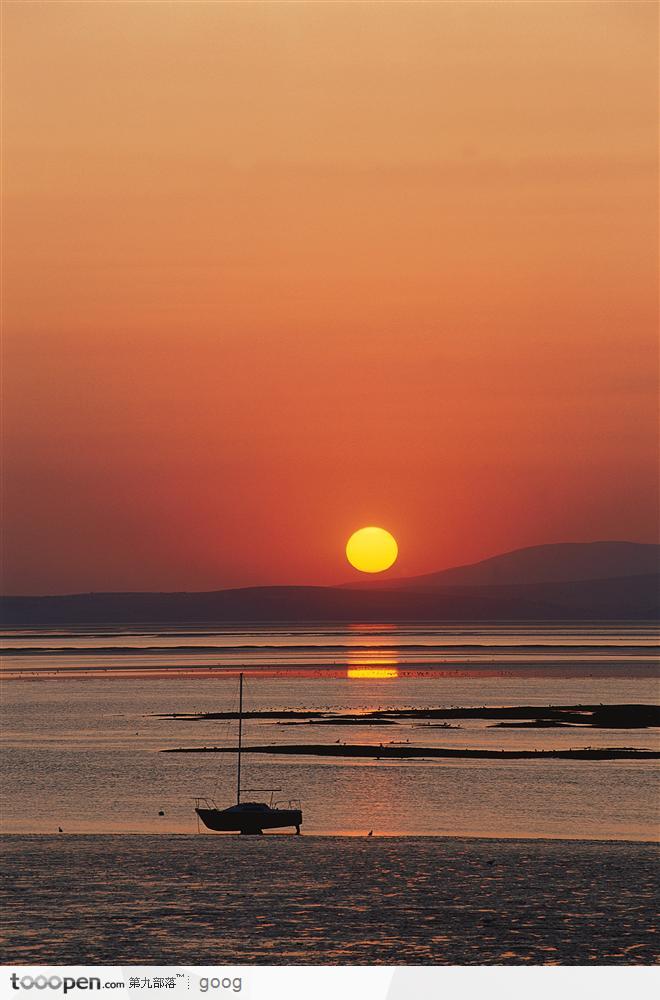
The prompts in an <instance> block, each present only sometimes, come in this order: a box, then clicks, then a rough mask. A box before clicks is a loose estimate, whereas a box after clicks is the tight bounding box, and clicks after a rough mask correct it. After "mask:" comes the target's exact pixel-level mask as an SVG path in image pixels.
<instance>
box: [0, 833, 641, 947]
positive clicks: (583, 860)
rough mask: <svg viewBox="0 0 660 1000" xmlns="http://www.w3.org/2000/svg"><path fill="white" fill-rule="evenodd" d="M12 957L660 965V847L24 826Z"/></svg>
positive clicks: (9, 843)
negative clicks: (66, 831)
mask: <svg viewBox="0 0 660 1000" xmlns="http://www.w3.org/2000/svg"><path fill="white" fill-rule="evenodd" d="M2 853H3V865H2V868H3V873H4V888H3V897H4V898H3V899H2V911H3V913H4V916H3V920H2V953H1V955H0V959H1V960H2V962H3V963H6V964H9V963H11V964H20V963H25V964H52V965H57V964H94V963H104V964H112V965H115V964H117V965H120V964H131V963H133V964H135V963H142V964H157V965H185V964H203V965H214V964H220V965H221V964H309V965H312V964H379V963H388V964H400V965H407V964H410V965H415V964H432V963H435V964H443V965H444V964H449V965H468V964H512V965H515V964H535V965H538V964H548V963H553V964H585V965H586V964H617V965H626V964H650V963H653V962H655V961H656V960H657V957H658V949H657V941H656V940H654V931H655V910H656V905H655V904H656V900H657V880H656V872H657V861H658V847H657V846H656V845H652V844H648V843H629V842H616V843H614V842H595V841H558V840H554V841H550V840H545V841H542V840H481V839H458V838H456V839H453V838H446V839H445V838H431V837H428V838H404V837H400V838H379V837H361V838H351V837H310V836H302V837H295V836H264V837H254V838H252V837H231V836H230V837H214V836H185V835H183V836H182V835H179V836H169V835H161V836H144V835H134V836H130V835H103V836H67V835H62V836H59V837H58V836H36V835H35V836H8V837H5V838H4V839H3V842H2Z"/></svg>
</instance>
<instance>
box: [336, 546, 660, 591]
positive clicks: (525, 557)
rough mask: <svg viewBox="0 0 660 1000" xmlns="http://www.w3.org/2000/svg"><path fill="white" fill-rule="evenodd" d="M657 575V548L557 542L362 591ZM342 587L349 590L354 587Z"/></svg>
mask: <svg viewBox="0 0 660 1000" xmlns="http://www.w3.org/2000/svg"><path fill="white" fill-rule="evenodd" d="M658 572H660V545H651V544H645V543H640V542H560V543H556V544H552V545H533V546H530V547H528V548H524V549H514V550H513V551H512V552H504V553H503V554H502V555H497V556H492V557H491V558H490V559H482V560H481V561H480V562H477V563H470V564H469V565H466V566H455V567H453V568H452V569H444V570H440V571H439V572H436V573H427V574H425V575H424V576H413V577H404V578H392V577H386V578H384V579H374V580H373V581H369V582H368V583H363V582H362V581H360V582H359V583H358V584H357V586H358V587H359V588H360V589H362V588H363V587H368V588H369V589H371V588H373V587H377V588H379V589H385V588H387V589H389V590H415V591H424V590H436V589H437V588H438V587H484V586H487V587H490V586H502V585H503V584H529V583H560V582H567V581H570V580H605V579H612V578H615V577H625V576H642V575H645V574H649V573H658ZM346 586H348V587H350V588H351V589H353V588H354V587H355V586H356V585H355V584H347V585H346Z"/></svg>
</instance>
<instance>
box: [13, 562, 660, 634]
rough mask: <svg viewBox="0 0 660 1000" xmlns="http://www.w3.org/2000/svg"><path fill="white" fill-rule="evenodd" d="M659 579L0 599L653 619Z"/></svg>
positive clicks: (106, 612) (135, 610)
mask: <svg viewBox="0 0 660 1000" xmlns="http://www.w3.org/2000/svg"><path fill="white" fill-rule="evenodd" d="M659 593H660V577H659V576H657V575H653V574H648V575H640V576H630V577H623V578H617V579H612V580H586V581H585V580H579V581H568V582H562V583H536V584H529V585H521V584H503V585H498V586H490V587H436V588H434V589H433V590H427V591H421V592H416V591H414V590H396V591H394V590H381V589H375V590H347V589H345V588H341V587H255V588H248V589H244V590H220V591H214V592H204V593H179V594H148V593H147V594H141V593H135V594H72V595H67V596H58V597H6V598H4V599H3V601H2V619H3V622H4V624H5V625H14V626H17V625H55V624H109V623H126V624H129V623H138V622H140V623H153V624H167V625H177V624H181V623H193V622H205V623H209V624H212V623H222V622H312V621H335V622H341V621H351V622H373V621H377V622H387V621H392V622H396V621H520V620H525V619H527V620H549V621H552V620H555V621H557V620H565V619H568V620H574V621H575V620H594V619H601V620H617V619H654V618H657V617H659V616H660V615H659V612H660V602H659V599H658V595H659Z"/></svg>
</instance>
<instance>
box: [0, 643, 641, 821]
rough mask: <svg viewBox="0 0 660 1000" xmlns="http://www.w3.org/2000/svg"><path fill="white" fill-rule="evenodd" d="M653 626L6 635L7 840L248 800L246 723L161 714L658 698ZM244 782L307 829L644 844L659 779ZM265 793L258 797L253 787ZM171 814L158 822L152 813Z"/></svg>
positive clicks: (300, 738) (437, 738) (537, 775)
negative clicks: (228, 750)
mask: <svg viewBox="0 0 660 1000" xmlns="http://www.w3.org/2000/svg"><path fill="white" fill-rule="evenodd" d="M657 642H658V640H657V633H655V632H654V630H653V629H652V628H651V627H648V626H644V625H637V624H636V625H632V626H630V625H618V626H617V625H608V626H600V625H598V626H591V627H576V626H575V625H571V626H568V627H562V626H546V625H543V626H531V625H529V624H526V625H524V626H520V627H514V626H507V627H494V626H493V627H488V628H486V627H483V626H482V627H465V626H456V627H447V626H442V627H440V626H430V625H429V626H422V627H416V628H415V627H411V626H404V627H397V626H366V625H354V626H341V627H328V626H324V627H323V628H314V627H304V628H299V627H290V628H287V627H281V626H278V627H268V628H261V629H254V628H250V629H245V628H238V627H236V628H222V629H210V628H206V629H192V628H185V629H177V628H172V629H168V630H162V629H159V630H155V629H149V628H143V629H139V630H135V629H131V628H115V629H108V628H103V629H99V630H89V629H77V630H76V629H58V630H43V629H33V630H21V631H11V632H5V634H4V638H3V646H4V655H3V661H2V678H3V690H2V712H3V725H2V749H3V752H2V793H3V802H2V827H3V829H4V831H5V832H14V833H50V832H55V831H57V828H58V826H59V827H62V828H63V829H64V830H65V832H67V833H113V832H114V833H127V832H142V833H186V832H194V831H195V830H196V817H195V814H194V811H193V797H194V796H196V795H207V796H214V797H215V798H216V800H217V802H218V804H220V805H229V804H231V803H232V802H233V801H234V797H235V786H234V783H235V760H234V758H233V757H232V756H231V755H212V754H206V755H195V754H186V755H181V756H179V755H170V754H160V753H159V752H158V751H159V750H161V749H166V748H172V747H177V746H205V745H212V746H213V745H224V746H232V745H234V744H235V740H236V724H235V723H231V722H229V723H228V722H222V721H212V720H207V721H191V720H182V719H174V720H173V719H171V718H160V717H159V716H161V715H168V714H172V713H191V712H209V711H223V710H228V709H235V708H236V707H237V674H238V672H239V671H243V672H244V673H245V675H246V685H245V707H246V709H250V710H259V709H269V708H270V709H275V708H305V709H311V710H319V711H320V710H350V711H352V712H357V711H361V710H369V709H374V708H379V707H381V708H385V707H388V708H402V707H410V706H414V707H449V706H463V707H471V706H481V705H492V706H499V705H521V704H526V705H549V704H554V705H562V704H564V705H570V704H594V703H595V704H598V703H601V702H602V703H605V704H608V703H642V702H644V703H647V702H657V701H658V695H659V694H660V690H659V681H658V645H657ZM460 725H461V728H460V729H451V730H442V729H433V728H426V727H423V728H420V727H418V726H416V725H414V724H413V723H410V722H405V723H400V724H399V725H397V726H384V725H383V726H366V725H365V726H358V727H350V729H349V728H347V727H339V726H337V727H336V726H327V725H324V726H318V725H309V724H304V725H294V726H292V725H282V724H281V723H277V722H273V721H266V720H250V721H249V722H248V723H246V729H245V742H246V743H247V744H248V745H249V744H250V743H253V744H264V743H269V744H270V743H295V742H300V743H319V742H324V743H336V742H346V743H372V744H379V743H383V744H388V743H390V742H392V743H405V742H407V741H409V742H410V743H414V744H416V745H423V746H431V745H436V746H448V747H470V748H489V749H514V748H524V749H535V748H536V749H546V748H554V747H584V746H594V747H596V746H627V747H638V748H641V747H646V748H654V749H657V748H658V740H657V731H656V730H622V729H617V730H596V729H582V728H580V729H561V730H547V729H546V730H529V729H515V728H513V729H498V728H493V727H492V725H491V724H490V723H489V722H488V721H487V720H462V721H461V723H460ZM244 769H245V770H244V781H243V785H244V787H247V788H259V789H262V788H276V789H280V788H281V789H282V793H281V795H280V794H279V793H278V795H277V796H276V797H285V796H286V797H289V796H290V797H298V798H300V799H302V801H303V809H304V816H305V819H304V825H303V829H304V831H305V832H309V833H319V834H336V833H355V834H360V833H365V832H366V831H367V830H370V829H373V830H374V833H375V834H376V835H377V834H395V835H412V834H426V835H429V834H441V835H455V836H458V835H468V836H489V837H490V836H493V837H569V838H601V839H632V840H651V839H655V838H656V837H657V833H658V819H659V812H660V810H659V808H658V806H659V802H660V783H659V781H658V774H659V771H658V768H657V766H656V765H653V764H652V763H648V762H642V761H605V762H595V761H585V762H574V761H556V760H555V761H540V760H533V761H504V762H499V761H478V760H477V761H473V760H472V761H471V760H463V761H462V760H455V761H443V760H436V761H423V760H419V761H401V762H400V761H376V760H369V761H360V760H350V759H347V760H341V759H336V758H334V759H331V758H318V759H317V758H314V757H303V756H300V757H280V758H278V757H272V756H265V755H257V754H255V755H250V754H247V755H246V757H245V759H244ZM255 797H257V798H262V797H263V796H262V795H257V796H255ZM161 811H162V812H164V814H165V815H164V816H159V812H161Z"/></svg>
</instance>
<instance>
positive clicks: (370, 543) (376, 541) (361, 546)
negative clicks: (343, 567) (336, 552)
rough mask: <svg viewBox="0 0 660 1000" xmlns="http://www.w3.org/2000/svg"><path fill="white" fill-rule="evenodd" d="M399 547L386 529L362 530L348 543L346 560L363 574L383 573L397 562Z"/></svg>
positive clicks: (354, 533)
mask: <svg viewBox="0 0 660 1000" xmlns="http://www.w3.org/2000/svg"><path fill="white" fill-rule="evenodd" d="M398 554H399V547H398V545H397V544H396V539H395V538H394V536H393V535H391V534H390V533H389V531H385V528H375V527H369V528H360V529H359V530H358V531H354V532H353V534H352V535H351V537H350V538H349V539H348V541H347V543H346V558H347V559H348V561H349V563H350V564H351V566H354V567H355V569H359V570H360V572H361V573H382V572H383V570H386V569H389V568H390V566H392V565H393V564H394V563H395V562H396V557H397V556H398Z"/></svg>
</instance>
